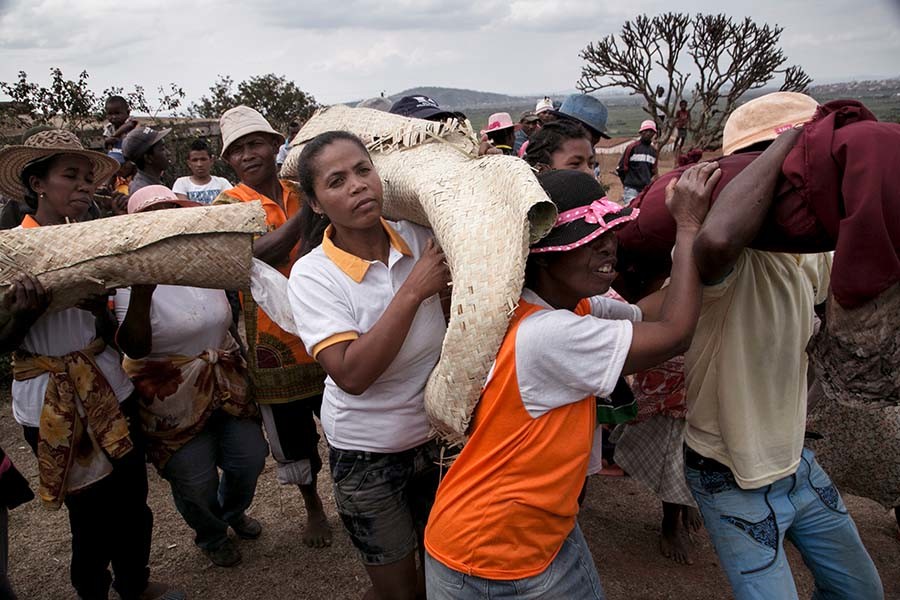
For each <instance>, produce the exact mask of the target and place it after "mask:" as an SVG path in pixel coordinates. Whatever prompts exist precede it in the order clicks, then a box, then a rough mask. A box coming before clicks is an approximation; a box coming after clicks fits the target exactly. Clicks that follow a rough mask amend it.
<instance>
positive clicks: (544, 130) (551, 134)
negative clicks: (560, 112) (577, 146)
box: [523, 119, 592, 167]
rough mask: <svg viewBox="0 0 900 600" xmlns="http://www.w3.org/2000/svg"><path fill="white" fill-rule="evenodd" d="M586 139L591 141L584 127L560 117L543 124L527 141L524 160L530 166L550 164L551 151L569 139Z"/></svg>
mask: <svg viewBox="0 0 900 600" xmlns="http://www.w3.org/2000/svg"><path fill="white" fill-rule="evenodd" d="M582 138H584V139H586V140H587V141H588V142H591V141H592V139H591V134H590V132H588V130H587V129H585V127H584V126H583V125H581V124H579V123H576V122H575V121H570V120H568V119H561V120H559V121H551V122H550V123H546V124H544V126H543V127H541V128H540V129H539V130H538V131H537V132H535V133H534V135H532V136H531V140H530V141H529V142H528V147H527V148H526V149H525V156H524V157H523V158H524V159H525V161H526V162H527V163H528V164H529V165H531V166H532V167H536V166H538V165H540V164H544V165H548V166H549V165H550V163H551V162H552V156H553V153H554V152H556V151H557V150H559V149H560V148H561V147H562V145H563V144H564V143H566V142H567V141H569V140H579V139H582Z"/></svg>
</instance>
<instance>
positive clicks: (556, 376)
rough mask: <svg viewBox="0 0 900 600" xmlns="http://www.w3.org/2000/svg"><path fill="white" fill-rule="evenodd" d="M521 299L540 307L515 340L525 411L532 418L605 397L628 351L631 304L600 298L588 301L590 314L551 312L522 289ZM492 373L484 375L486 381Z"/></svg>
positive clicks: (634, 311)
mask: <svg viewBox="0 0 900 600" xmlns="http://www.w3.org/2000/svg"><path fill="white" fill-rule="evenodd" d="M522 299H523V300H525V301H526V302H529V303H531V304H536V305H538V306H543V307H544V308H546V309H548V310H542V311H539V312H536V313H533V314H531V315H529V316H527V317H526V318H525V319H524V320H523V321H522V322H521V324H520V325H519V331H518V333H517V335H516V376H517V377H518V379H519V394H520V395H521V396H522V403H523V404H524V405H525V410H527V411H528V414H530V415H531V416H532V417H533V418H535V419H536V418H538V417H540V416H541V415H543V414H544V413H546V412H548V411H550V410H552V409H554V408H557V407H559V406H563V405H566V404H571V403H573V402H578V401H579V400H583V399H584V398H585V396H599V397H601V398H606V397H608V396H609V395H610V394H612V391H613V389H614V388H615V387H616V381H618V379H619V375H621V374H622V368H623V367H624V366H625V359H626V358H627V357H628V350H629V349H630V348H631V336H632V326H631V323H632V321H640V320H641V309H640V308H638V306H637V305H634V304H627V303H625V302H619V301H618V300H612V299H610V298H604V297H603V296H595V297H593V298H591V299H590V301H591V314H590V315H585V316H578V315H576V314H575V313H573V312H572V311H570V310H556V309H553V308H552V307H551V306H550V305H549V304H547V303H546V302H545V301H544V300H543V299H541V297H540V296H538V295H537V294H535V293H534V292H533V291H531V290H530V289H528V288H525V289H524V290H523V291H522ZM492 375H493V370H492V371H491V373H490V374H489V375H488V381H490V378H491V376H492Z"/></svg>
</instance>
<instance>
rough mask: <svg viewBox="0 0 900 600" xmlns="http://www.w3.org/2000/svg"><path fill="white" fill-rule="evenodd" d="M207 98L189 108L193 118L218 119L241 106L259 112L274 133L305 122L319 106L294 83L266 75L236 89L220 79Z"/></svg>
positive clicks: (232, 83) (229, 78)
mask: <svg viewBox="0 0 900 600" xmlns="http://www.w3.org/2000/svg"><path fill="white" fill-rule="evenodd" d="M209 92H210V93H209V95H208V96H202V97H201V98H200V100H199V101H197V102H195V103H194V104H192V105H191V107H190V109H189V112H190V113H191V114H192V115H195V116H199V117H203V118H207V119H218V118H219V117H220V116H222V113H223V112H225V111H226V110H228V109H229V108H233V107H235V106H238V105H240V104H245V105H247V106H250V107H252V108H255V109H256V110H258V111H259V112H260V113H262V115H263V116H264V117H265V118H266V119H267V120H268V121H269V123H270V124H271V125H272V127H274V128H275V129H276V130H277V131H287V126H288V123H290V122H291V121H292V120H293V119H298V120H300V121H305V120H306V119H308V118H309V117H311V116H312V114H313V112H315V110H316V109H317V108H319V105H318V104H317V103H316V99H315V98H313V97H312V95H310V94H307V93H306V92H304V91H302V90H300V88H298V87H297V85H296V84H295V83H294V82H293V81H288V80H287V79H286V78H285V77H284V76H283V75H275V74H274V73H269V74H267V75H259V76H256V77H251V78H250V79H247V80H245V81H242V82H240V83H239V84H238V85H237V90H236V91H235V90H234V80H233V79H232V78H231V77H228V76H224V75H219V77H218V79H217V80H216V82H215V83H214V84H213V85H212V86H211V87H210V88H209Z"/></svg>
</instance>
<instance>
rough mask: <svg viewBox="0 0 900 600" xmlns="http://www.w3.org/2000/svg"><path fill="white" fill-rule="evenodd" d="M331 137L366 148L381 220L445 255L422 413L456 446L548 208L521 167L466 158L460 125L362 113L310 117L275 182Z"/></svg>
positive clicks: (469, 140) (550, 218)
mask: <svg viewBox="0 0 900 600" xmlns="http://www.w3.org/2000/svg"><path fill="white" fill-rule="evenodd" d="M336 129H340V130H346V131H351V132H353V133H355V134H356V135H358V136H359V137H360V138H361V139H362V140H363V142H365V143H366V144H368V145H369V147H370V150H371V153H372V159H373V161H374V163H375V166H376V168H377V169H378V173H379V175H380V176H381V179H382V181H383V182H384V214H385V215H386V216H387V217H389V218H392V219H406V220H409V221H414V222H416V223H419V224H421V225H426V226H428V227H431V228H432V229H433V230H434V233H435V237H436V238H437V241H438V243H439V244H440V246H441V247H442V248H443V250H444V252H445V253H446V255H447V261H448V263H449V265H450V271H451V274H452V278H453V294H452V308H451V314H450V324H449V327H448V328H447V335H446V337H445V338H444V345H443V351H442V353H441V359H440V362H438V365H437V367H436V368H435V369H434V371H433V372H432V374H431V378H430V379H429V381H428V386H427V388H426V390H425V408H426V410H427V411H428V416H429V418H430V420H431V423H432V426H433V427H434V429H435V430H436V431H437V432H438V433H439V434H440V435H441V436H442V437H443V438H445V439H446V440H448V441H451V442H455V443H461V442H463V441H464V440H465V435H466V430H467V429H468V425H469V420H470V418H471V416H472V412H473V410H474V408H475V404H476V403H477V402H478V398H479V396H480V394H481V388H482V386H483V385H484V382H485V380H486V378H487V374H488V371H489V370H490V368H491V365H492V364H493V362H494V359H495V358H496V356H497V352H498V350H499V349H500V344H501V342H502V341H503V336H504V335H505V333H506V329H507V327H508V325H509V318H510V316H511V314H512V311H513V310H514V308H515V306H516V304H517V302H518V300H519V296H520V294H521V292H522V285H523V283H524V278H525V260H526V259H527V257H528V246H529V243H530V242H531V241H535V240H537V239H540V238H541V237H543V236H544V235H546V234H547V232H548V231H549V230H550V228H551V227H552V226H553V223H554V222H555V220H556V207H555V205H554V204H553V203H552V202H551V201H550V200H549V198H548V197H547V195H546V194H545V193H544V191H543V189H542V188H541V186H540V184H539V183H538V181H537V178H536V177H535V176H534V173H533V172H532V170H531V168H530V167H529V166H528V165H527V164H526V163H525V162H524V161H522V160H520V159H518V158H514V157H510V156H486V157H482V158H476V156H475V154H476V152H477V143H476V141H475V138H474V135H473V134H472V131H471V128H470V127H469V125H468V123H466V122H464V123H458V122H456V121H454V120H450V121H448V122H446V123H432V122H430V121H422V120H420V119H409V118H405V117H400V116H397V115H391V114H388V113H384V112H380V111H376V110H371V109H364V108H347V107H344V106H335V107H332V108H329V109H326V110H324V111H321V112H319V113H318V114H316V115H315V116H314V117H313V118H312V119H310V120H309V121H308V122H307V123H306V125H305V126H304V127H303V129H301V130H300V133H299V134H297V137H295V138H294V142H293V143H294V146H293V148H292V149H291V152H290V154H289V155H288V158H287V160H286V161H285V165H284V167H283V169H282V176H286V177H289V178H290V177H296V165H297V159H298V157H299V154H300V151H301V150H302V147H303V144H304V143H305V142H307V141H309V140H310V139H312V138H313V137H315V136H316V135H318V134H319V133H322V132H325V131H330V130H336Z"/></svg>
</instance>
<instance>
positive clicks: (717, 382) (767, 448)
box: [684, 249, 831, 489]
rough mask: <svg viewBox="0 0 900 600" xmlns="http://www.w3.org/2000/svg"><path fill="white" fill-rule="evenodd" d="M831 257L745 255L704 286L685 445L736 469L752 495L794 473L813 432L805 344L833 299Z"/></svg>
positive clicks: (689, 368) (687, 370)
mask: <svg viewBox="0 0 900 600" xmlns="http://www.w3.org/2000/svg"><path fill="white" fill-rule="evenodd" d="M830 273H831V260H830V258H829V257H828V255H827V254H804V255H799V256H797V255H792V254H780V253H775V252H762V251H759V250H749V249H748V250H744V251H743V252H742V253H741V254H740V256H739V257H738V260H737V263H736V264H735V266H734V269H733V270H732V271H731V273H729V274H728V276H727V277H725V279H724V280H722V281H721V282H720V283H717V284H716V285H711V286H708V287H705V288H704V290H703V305H702V308H701V310H700V320H699V322H698V323H697V330H696V331H695V333H694V339H693V342H692V343H691V347H690V349H689V350H688V351H687V352H686V353H685V355H684V375H685V386H686V390H687V407H688V413H687V427H686V428H685V432H684V437H685V442H686V443H687V445H688V446H690V447H691V448H692V449H693V450H694V451H696V452H698V453H699V454H702V455H703V456H706V457H708V458H712V459H714V460H717V461H718V462H720V463H722V464H724V465H727V466H728V467H729V468H730V469H731V470H732V472H733V473H734V478H735V481H736V482H737V484H738V485H739V486H741V487H742V488H744V489H756V488H760V487H762V486H765V485H768V484H770V483H773V482H775V481H777V480H779V479H781V478H783V477H786V476H788V475H790V474H791V473H793V472H794V471H795V470H796V469H797V465H798V464H799V463H800V453H801V452H802V451H803V434H804V430H805V423H806V371H807V362H808V361H807V356H806V345H807V343H808V342H809V338H810V336H811V335H812V332H813V305H815V304H817V303H820V302H823V301H824V300H825V299H826V297H827V295H828V285H829V281H830Z"/></svg>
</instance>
